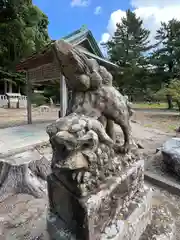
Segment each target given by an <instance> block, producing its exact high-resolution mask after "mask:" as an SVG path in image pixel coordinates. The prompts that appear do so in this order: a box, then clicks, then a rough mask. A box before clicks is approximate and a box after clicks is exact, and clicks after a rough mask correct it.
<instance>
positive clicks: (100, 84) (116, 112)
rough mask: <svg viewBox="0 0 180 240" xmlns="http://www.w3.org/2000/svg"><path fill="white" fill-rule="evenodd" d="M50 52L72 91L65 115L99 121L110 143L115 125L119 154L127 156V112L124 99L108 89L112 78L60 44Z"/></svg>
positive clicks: (95, 64) (74, 49)
mask: <svg viewBox="0 0 180 240" xmlns="http://www.w3.org/2000/svg"><path fill="white" fill-rule="evenodd" d="M54 52H55V54H56V57H57V59H58V61H59V64H60V67H61V71H62V73H63V74H64V76H65V77H66V81H67V86H68V88H69V89H71V90H72V100H71V104H70V105H69V108H68V111H67V113H68V114H70V113H72V112H74V113H77V114H84V115H86V116H89V117H93V118H95V119H97V120H99V121H100V122H101V123H102V124H103V126H104V127H105V128H106V131H107V133H108V135H109V136H110V137H111V138H112V139H113V140H114V141H115V133H114V128H113V122H114V123H116V124H118V125H119V126H120V127H121V129H122V131H123V134H124V145H123V147H122V151H124V152H128V150H129V147H130V126H129V118H130V115H131V111H130V107H129V105H128V101H127V99H126V98H125V97H124V96H123V95H121V94H120V93H119V91H117V90H116V89H115V88H114V87H113V86H112V80H113V78H112V75H111V74H110V73H109V72H108V71H107V70H106V68H105V67H103V66H100V65H99V64H98V63H97V61H96V60H93V59H88V58H87V57H86V56H85V55H84V54H82V53H81V52H79V51H78V49H76V48H74V47H72V45H70V44H68V43H67V42H64V41H62V40H60V41H57V42H56V43H55V45H54Z"/></svg>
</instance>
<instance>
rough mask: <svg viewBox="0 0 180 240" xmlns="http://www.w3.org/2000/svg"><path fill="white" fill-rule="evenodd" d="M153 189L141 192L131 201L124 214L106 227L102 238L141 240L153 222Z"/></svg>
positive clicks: (104, 239) (103, 239)
mask: <svg viewBox="0 0 180 240" xmlns="http://www.w3.org/2000/svg"><path fill="white" fill-rule="evenodd" d="M151 203H152V191H151V190H150V189H147V190H145V191H144V192H143V191H142V192H140V193H138V194H137V195H136V197H135V198H134V199H133V200H132V201H131V202H130V204H129V207H128V209H127V211H126V213H124V214H120V215H119V216H117V217H116V219H114V220H113V221H112V224H111V225H110V226H108V227H106V229H105V231H104V233H103V234H102V235H101V238H100V239H101V240H106V239H107V240H108V239H111V240H139V239H140V237H141V235H142V234H143V232H144V231H145V229H146V227H147V225H148V224H150V223H151V219H152V216H151Z"/></svg>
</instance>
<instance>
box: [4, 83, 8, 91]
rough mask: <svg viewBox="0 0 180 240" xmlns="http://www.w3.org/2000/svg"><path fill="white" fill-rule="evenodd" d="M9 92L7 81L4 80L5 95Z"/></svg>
mask: <svg viewBox="0 0 180 240" xmlns="http://www.w3.org/2000/svg"><path fill="white" fill-rule="evenodd" d="M7 92H8V89H7V81H6V80H4V94H6V93H7Z"/></svg>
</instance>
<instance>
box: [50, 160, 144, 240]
mask: <svg viewBox="0 0 180 240" xmlns="http://www.w3.org/2000/svg"><path fill="white" fill-rule="evenodd" d="M143 170H144V162H143V161H138V162H136V163H134V164H133V165H131V167H129V168H127V169H125V171H124V172H123V173H120V176H121V177H111V178H110V179H108V180H107V181H106V182H105V183H104V184H102V185H101V186H100V187H99V188H98V189H97V190H96V191H95V192H93V193H90V194H89V195H88V196H87V197H79V195H78V194H77V192H76V186H75V184H74V186H73V182H71V184H70V182H68V179H69V178H70V176H69V177H68V175H67V172H66V174H64V175H63V174H62V173H61V175H60V176H56V175H54V174H51V175H50V176H49V177H48V193H49V203H50V208H49V216H48V218H47V225H48V232H49V235H50V236H51V240H57V239H60V237H61V239H77V240H100V239H102V240H104V238H102V235H103V232H104V231H105V229H106V228H107V227H108V226H110V225H112V226H113V222H114V221H118V220H119V219H118V217H119V216H120V215H121V216H125V217H126V218H127V219H129V220H128V221H130V222H133V221H134V219H135V220H137V219H136V216H137V215H138V216H140V210H138V204H139V205H140V209H142V211H143V213H144V212H145V213H147V211H146V210H147V208H149V205H148V206H146V203H145V202H141V200H140V202H139V203H138V200H137V201H135V203H133V199H136V198H138V197H139V196H140V198H142V199H144V198H146V195H143V194H144V192H143V193H141V191H142V190H143V186H144V175H143V173H144V171H143ZM148 196H149V195H148ZM143 201H144V200H143ZM143 204H144V205H143ZM127 214H129V216H127ZM143 217H144V218H145V216H144V215H143V216H142V218H143ZM147 218H148V219H149V215H148V217H147ZM122 221H124V222H126V219H122ZM138 224H140V220H139V221H138V223H137V224H135V227H137V225H138ZM143 224H144V225H145V228H146V225H147V224H146V222H145V221H144V222H143ZM143 224H142V225H143ZM124 228H125V226H124ZM143 229H144V228H143ZM124 231H125V230H123V232H124ZM128 231H129V227H127V230H126V231H125V232H128ZM139 232H141V231H140V230H139ZM117 234H118V232H117ZM129 235H130V234H129ZM137 235H138V236H139V234H137ZM123 236H124V235H123ZM63 237H64V238H63ZM65 237H66V238H65ZM69 237H71V238H69ZM117 239H118V238H117ZM120 239H121V238H120ZM122 239H123V238H122ZM126 239H127V240H128V239H131V238H126ZM136 239H138V238H133V240H136ZM124 240H125V238H124Z"/></svg>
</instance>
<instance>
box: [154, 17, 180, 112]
mask: <svg viewBox="0 0 180 240" xmlns="http://www.w3.org/2000/svg"><path fill="white" fill-rule="evenodd" d="M156 40H157V41H158V45H159V46H158V48H157V49H156V50H155V51H154V53H153V55H152V58H151V64H153V65H154V67H155V75H156V76H159V80H158V81H160V82H161V84H162V85H163V84H166V85H168V84H170V83H171V79H175V78H179V75H180V21H177V20H175V19H172V20H170V21H169V22H168V23H164V22H162V23H161V27H160V28H159V29H158V31H157V34H156ZM167 102H168V106H169V107H168V108H169V109H171V108H172V107H173V106H172V99H171V96H170V95H169V94H167Z"/></svg>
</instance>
